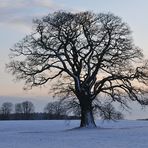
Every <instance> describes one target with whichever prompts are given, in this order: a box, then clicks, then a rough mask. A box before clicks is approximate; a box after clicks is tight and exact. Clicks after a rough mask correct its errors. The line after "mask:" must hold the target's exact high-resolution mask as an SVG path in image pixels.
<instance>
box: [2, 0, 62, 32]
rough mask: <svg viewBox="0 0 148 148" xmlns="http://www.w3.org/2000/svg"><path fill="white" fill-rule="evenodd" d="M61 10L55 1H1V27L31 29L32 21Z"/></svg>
mask: <svg viewBox="0 0 148 148" xmlns="http://www.w3.org/2000/svg"><path fill="white" fill-rule="evenodd" d="M58 9H61V5H59V4H56V3H55V2H53V0H13V1H12V0H1V4H0V25H8V26H11V27H14V28H16V29H19V28H21V27H23V28H26V29H25V30H23V31H26V30H29V29H30V28H31V24H32V19H33V18H38V17H39V18H40V17H42V16H44V15H46V14H48V13H49V12H51V11H56V10H58Z"/></svg>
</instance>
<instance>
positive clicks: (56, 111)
mask: <svg viewBox="0 0 148 148" xmlns="http://www.w3.org/2000/svg"><path fill="white" fill-rule="evenodd" d="M44 112H45V113H48V114H49V116H55V117H57V118H58V117H60V116H62V115H66V109H65V107H64V106H63V104H61V101H55V102H49V103H48V104H47V105H46V106H45V108H44Z"/></svg>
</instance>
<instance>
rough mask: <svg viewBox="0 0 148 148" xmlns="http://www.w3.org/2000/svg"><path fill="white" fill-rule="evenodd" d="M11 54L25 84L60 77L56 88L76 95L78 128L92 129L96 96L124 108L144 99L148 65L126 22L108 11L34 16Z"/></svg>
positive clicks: (12, 67) (16, 72)
mask: <svg viewBox="0 0 148 148" xmlns="http://www.w3.org/2000/svg"><path fill="white" fill-rule="evenodd" d="M11 58H12V60H11V62H10V63H9V64H7V69H8V71H10V72H11V73H12V74H13V75H15V76H16V79H18V80H21V79H23V80H25V82H26V83H25V84H26V86H27V88H29V87H30V88H32V87H34V86H41V85H43V84H45V83H46V82H47V81H49V80H52V79H55V78H60V79H61V78H64V79H63V82H62V84H63V85H60V83H59V86H64V84H65V87H67V90H70V91H71V92H73V94H74V95H75V96H76V98H77V99H78V101H79V104H80V107H81V124H80V126H81V127H96V125H95V122H94V117H93V112H92V110H93V105H92V104H93V102H94V101H95V100H96V99H99V98H98V95H99V96H100V95H102V96H103V94H106V95H107V96H108V99H109V101H111V102H112V101H117V102H119V103H121V104H122V105H123V106H126V105H127V103H126V102H127V101H128V100H132V101H137V102H138V103H140V104H142V105H146V104H147V103H148V100H147V99H146V98H145V97H144V94H145V93H146V92H147V91H146V86H147V80H148V74H147V63H146V62H145V63H144V62H142V61H143V54H142V52H141V50H140V49H139V48H138V47H136V46H135V45H134V44H133V41H132V38H131V31H130V30H129V27H128V26H127V24H126V23H124V22H122V20H121V18H119V17H117V16H115V15H113V14H111V13H107V14H104V13H100V14H94V13H92V12H80V13H70V12H55V13H52V14H49V15H48V16H46V17H43V18H42V19H37V20H35V21H34V32H33V33H32V34H31V35H28V36H26V37H25V38H24V39H23V40H22V41H20V42H18V43H17V44H16V45H15V46H14V48H12V49H11ZM65 79H66V80H65ZM141 86H142V87H141ZM73 94H72V93H69V95H73Z"/></svg>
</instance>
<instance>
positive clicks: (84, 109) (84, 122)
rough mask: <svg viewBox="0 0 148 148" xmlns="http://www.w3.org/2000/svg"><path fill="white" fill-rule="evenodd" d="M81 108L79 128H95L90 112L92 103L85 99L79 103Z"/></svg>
mask: <svg viewBox="0 0 148 148" xmlns="http://www.w3.org/2000/svg"><path fill="white" fill-rule="evenodd" d="M80 107H81V124H80V127H87V128H96V124H95V121H94V116H93V112H92V102H91V101H89V100H88V99H86V98H85V100H83V102H82V101H81V102H80Z"/></svg>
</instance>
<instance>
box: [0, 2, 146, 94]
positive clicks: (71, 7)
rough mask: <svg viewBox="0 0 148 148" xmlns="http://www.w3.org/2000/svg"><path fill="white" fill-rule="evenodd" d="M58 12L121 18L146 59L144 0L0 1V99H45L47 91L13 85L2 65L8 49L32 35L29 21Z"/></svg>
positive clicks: (11, 78)
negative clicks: (1, 97) (27, 90)
mask: <svg viewBox="0 0 148 148" xmlns="http://www.w3.org/2000/svg"><path fill="white" fill-rule="evenodd" d="M58 10H67V11H73V12H77V11H85V10H90V11H93V12H95V13H99V12H112V13H114V14H115V15H118V16H120V17H121V18H122V19H123V21H125V22H127V24H128V25H129V26H130V28H131V30H132V31H133V38H134V41H135V44H136V45H137V46H139V47H141V48H142V49H143V53H144V55H145V57H146V58H148V18H147V17H148V16H147V14H148V1H147V0H73V1H71V0H0V53H1V54H0V96H38V95H41V96H47V95H48V88H47V89H45V88H43V89H34V90H32V91H29V92H24V91H23V90H22V87H23V82H19V83H15V82H14V81H12V80H13V77H12V76H11V75H10V74H8V73H6V72H5V63H7V62H8V60H9V58H8V54H9V53H10V52H9V48H11V47H12V46H13V45H14V44H15V43H16V42H18V41H19V40H21V39H22V38H23V37H24V36H25V35H26V34H29V33H30V32H31V30H32V19H33V18H40V17H42V16H45V15H47V14H48V13H49V12H54V11H58Z"/></svg>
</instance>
